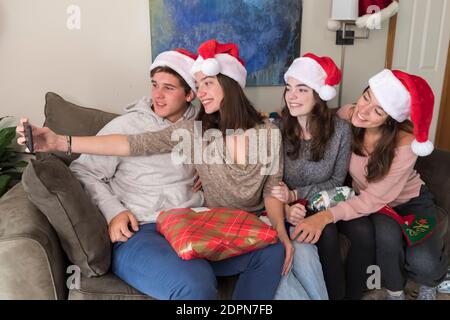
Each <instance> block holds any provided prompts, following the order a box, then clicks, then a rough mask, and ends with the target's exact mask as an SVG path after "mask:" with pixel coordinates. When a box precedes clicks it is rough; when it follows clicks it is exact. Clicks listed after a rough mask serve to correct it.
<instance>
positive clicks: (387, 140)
mask: <svg viewBox="0 0 450 320" xmlns="http://www.w3.org/2000/svg"><path fill="white" fill-rule="evenodd" d="M368 89H369V87H367V88H366V89H365V90H364V93H365V92H366V91H367V90H368ZM364 93H363V94H364ZM379 130H380V132H381V136H380V139H379V140H378V142H377V144H376V146H375V149H374V150H373V152H372V153H371V154H369V155H368V154H366V153H365V152H364V151H363V150H364V135H365V133H366V129H365V128H357V127H355V126H352V132H353V143H352V151H353V152H354V153H355V154H357V155H359V156H363V157H365V156H369V161H368V163H367V168H366V171H367V175H366V179H367V181H368V182H376V181H379V180H381V179H382V178H383V177H384V176H386V175H387V174H388V172H389V170H390V168H391V165H392V160H393V159H394V156H395V148H396V147H397V145H398V142H399V137H400V131H405V132H408V133H412V132H413V124H412V122H411V121H409V120H405V121H403V122H398V121H396V120H394V119H393V118H392V117H390V116H388V117H387V119H386V121H385V122H384V123H383V124H382V125H381V126H380V128H379Z"/></svg>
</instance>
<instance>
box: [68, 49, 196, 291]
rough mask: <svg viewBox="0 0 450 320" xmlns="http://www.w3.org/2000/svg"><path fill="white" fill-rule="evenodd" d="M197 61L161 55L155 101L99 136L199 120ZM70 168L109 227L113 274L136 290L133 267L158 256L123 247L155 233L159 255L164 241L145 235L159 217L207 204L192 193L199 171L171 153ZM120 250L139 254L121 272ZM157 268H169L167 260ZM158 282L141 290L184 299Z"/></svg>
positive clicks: (155, 68)
mask: <svg viewBox="0 0 450 320" xmlns="http://www.w3.org/2000/svg"><path fill="white" fill-rule="evenodd" d="M194 58H195V56H194V55H193V54H191V53H189V52H187V51H185V50H174V51H166V52H163V53H161V54H160V55H158V56H157V57H156V59H155V60H154V62H153V64H152V66H151V79H152V93H151V98H149V97H144V98H142V99H141V100H139V101H137V102H135V103H132V104H130V105H129V106H127V107H126V111H127V112H126V113H125V114H124V115H121V116H119V117H117V118H115V119H114V120H112V121H111V122H110V123H108V124H107V125H106V126H105V127H104V128H103V129H102V130H100V132H99V133H98V135H106V134H113V133H117V134H135V133H140V132H145V131H159V130H162V129H164V128H166V127H168V126H171V125H172V124H174V123H175V122H177V121H180V120H182V119H193V118H195V116H196V115H197V113H198V110H199V108H198V107H197V106H195V105H193V104H191V101H192V100H193V99H194V98H195V91H194V90H195V83H194V79H193V78H192V76H191V75H190V69H191V67H192V65H193V63H194ZM70 168H71V170H72V171H73V172H74V174H75V175H76V176H77V178H78V179H79V180H80V181H81V183H82V184H83V186H84V188H85V190H86V192H87V193H88V194H89V195H90V196H91V198H92V200H93V202H94V203H95V204H96V205H97V206H98V208H99V209H100V211H101V212H102V213H103V215H104V216H105V218H106V220H107V222H108V231H109V235H110V238H111V242H113V243H115V245H114V249H113V272H115V273H116V274H118V276H119V277H121V278H122V279H123V280H125V281H126V282H128V283H129V284H131V285H133V286H136V285H135V281H132V280H131V281H130V277H131V278H134V279H135V278H136V277H137V274H136V272H135V271H133V270H135V269H133V268H134V266H135V265H136V264H138V263H139V261H140V259H141V258H142V259H145V258H149V259H152V258H154V257H143V256H142V255H143V254H141V253H140V252H141V251H140V250H139V249H136V248H133V247H130V248H126V246H123V244H124V243H126V242H127V241H128V240H129V239H130V238H132V237H133V236H134V235H136V236H137V235H138V234H140V233H147V232H151V233H152V234H151V236H153V237H156V241H153V242H152V243H154V244H155V250H158V246H159V245H158V242H159V241H165V239H164V238H163V237H162V236H160V235H159V234H157V233H156V230H143V229H148V227H149V226H150V225H152V226H154V225H155V222H156V218H157V215H158V213H159V212H160V211H162V210H166V209H170V208H174V207H199V206H201V205H202V204H203V193H202V192H195V191H194V188H193V187H194V183H195V176H196V175H195V169H194V167H193V166H191V165H184V164H179V165H178V164H174V163H173V162H172V159H171V154H170V153H166V154H160V155H153V156H149V157H104V156H92V155H81V156H80V158H78V159H77V160H75V161H74V162H72V164H71V166H70ZM144 226H145V227H144ZM141 229H142V230H141ZM140 231H141V232H140ZM138 238H139V237H136V239H138ZM135 242H136V241H135ZM137 242H140V241H137ZM130 245H131V244H130ZM167 245H169V244H168V243H167ZM169 246H170V245H169ZM119 247H121V253H124V252H125V251H128V253H127V252H125V253H127V254H133V255H134V257H130V258H127V261H121V263H120V268H119V267H118V265H119V263H118V261H117V259H118V258H119V255H118V254H117V251H118V248H119ZM120 256H121V255H120ZM155 263H160V264H164V261H163V260H162V261H160V262H155ZM118 269H120V270H118ZM156 282H157V281H156ZM156 282H155V285H154V288H138V289H140V290H141V291H143V292H144V293H147V294H151V295H153V296H155V297H157V298H161V299H171V298H185V297H184V296H182V295H180V296H176V295H173V293H170V292H168V291H167V292H163V291H164V290H160V289H162V287H164V286H165V285H164V284H163V283H159V284H156ZM158 286H159V287H161V288H159V287H158ZM189 297H190V296H187V297H186V298H189Z"/></svg>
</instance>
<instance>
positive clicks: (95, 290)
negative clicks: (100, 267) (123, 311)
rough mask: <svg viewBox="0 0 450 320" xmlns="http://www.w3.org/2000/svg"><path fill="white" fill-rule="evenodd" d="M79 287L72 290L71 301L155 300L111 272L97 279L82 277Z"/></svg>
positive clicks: (70, 293) (70, 292)
mask: <svg viewBox="0 0 450 320" xmlns="http://www.w3.org/2000/svg"><path fill="white" fill-rule="evenodd" d="M79 285H80V286H79V288H75V289H70V291H69V300H154V298H152V297H150V296H147V295H145V294H143V293H141V292H139V291H137V290H136V289H134V288H133V287H131V286H129V285H128V284H126V283H125V282H123V281H122V280H121V279H120V278H118V277H117V276H115V275H114V274H113V273H111V272H110V273H107V274H105V275H103V276H101V277H95V278H86V277H84V276H81V279H80V283H79Z"/></svg>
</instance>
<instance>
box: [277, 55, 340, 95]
mask: <svg viewBox="0 0 450 320" xmlns="http://www.w3.org/2000/svg"><path fill="white" fill-rule="evenodd" d="M289 77H293V78H295V79H297V80H298V81H300V82H303V83H304V84H306V85H307V86H308V87H310V88H312V89H313V90H314V91H316V92H317V94H318V95H319V97H320V98H321V99H322V100H324V101H330V100H331V99H333V98H334V97H335V96H336V89H335V88H334V86H336V85H337V84H339V82H341V78H342V74H341V70H339V68H338V67H337V66H336V64H335V63H334V61H333V59H331V58H330V57H327V56H323V57H318V56H316V55H315V54H312V53H306V54H304V55H303V56H302V57H300V58H297V59H295V60H294V62H292V64H291V66H290V67H289V69H288V70H287V71H286V73H285V74H284V81H286V82H287V81H288V78H289Z"/></svg>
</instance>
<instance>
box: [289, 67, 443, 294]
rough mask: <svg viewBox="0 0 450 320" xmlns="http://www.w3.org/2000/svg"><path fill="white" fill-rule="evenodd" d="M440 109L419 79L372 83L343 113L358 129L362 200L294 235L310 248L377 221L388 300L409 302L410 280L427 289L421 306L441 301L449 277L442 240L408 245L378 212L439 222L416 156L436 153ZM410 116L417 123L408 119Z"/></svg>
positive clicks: (353, 164) (397, 76)
mask: <svg viewBox="0 0 450 320" xmlns="http://www.w3.org/2000/svg"><path fill="white" fill-rule="evenodd" d="M433 104H434V95H433V92H432V90H431V88H430V86H429V85H428V83H427V82H426V81H425V80H424V79H422V78H420V77H418V76H414V75H411V74H408V73H405V72H401V71H397V70H392V71H391V70H387V69H386V70H383V71H382V72H380V73H378V74H376V75H375V76H373V77H372V78H371V79H370V80H369V87H368V89H367V90H366V91H365V92H364V94H363V95H362V96H361V97H360V98H359V99H358V101H357V103H356V105H352V106H345V107H343V108H341V109H340V110H339V115H340V116H341V117H342V118H344V119H346V120H348V121H350V122H351V124H352V126H353V127H352V129H353V139H354V141H353V146H352V149H353V153H352V156H351V160H350V168H349V172H350V174H351V176H352V178H353V188H354V189H355V190H356V192H357V196H355V197H353V198H351V199H349V200H347V201H344V202H340V203H338V204H337V205H336V206H335V207H332V208H330V209H329V210H326V211H322V212H319V213H317V214H315V215H313V216H311V217H308V218H306V219H304V220H303V221H302V222H300V223H299V224H298V225H297V226H296V228H295V231H294V234H293V236H294V237H295V236H296V235H298V234H299V233H301V234H300V236H299V238H300V239H301V240H307V241H308V240H309V239H311V238H315V237H317V235H320V233H321V232H322V230H323V229H324V227H325V226H326V225H328V224H330V223H333V222H334V223H336V222H337V223H339V222H340V221H356V220H357V218H359V219H361V218H360V217H362V216H368V215H370V219H371V221H372V222H373V224H374V227H375V235H376V260H377V265H378V266H379V267H380V271H381V280H382V283H383V285H384V287H385V288H386V289H387V290H388V299H404V298H405V294H404V292H403V288H404V286H405V284H406V279H407V278H406V277H407V275H409V276H411V277H413V278H414V279H415V280H416V281H417V282H418V283H420V284H421V288H420V292H419V295H418V299H422V300H424V299H435V297H436V285H437V284H439V282H440V281H441V280H442V279H443V278H444V277H445V274H446V271H447V266H448V257H447V256H446V252H445V250H444V241H443V239H442V238H440V237H439V235H438V234H432V235H431V236H430V237H429V238H427V239H426V240H425V241H423V242H422V243H419V244H417V245H415V246H407V244H406V241H405V239H404V238H403V236H402V230H401V226H400V225H399V224H398V223H397V221H396V220H394V219H393V218H391V217H390V216H387V215H383V214H380V213H377V212H378V210H380V209H381V208H383V207H384V206H385V205H389V206H391V207H393V208H394V210H395V211H396V212H397V213H398V214H399V215H400V216H405V215H411V214H417V215H420V216H428V217H434V218H436V216H437V209H436V206H435V204H434V203H433V200H432V195H431V194H430V192H429V191H428V189H427V187H426V186H425V184H424V182H423V181H422V180H421V179H420V176H419V175H418V174H417V172H416V171H415V170H414V165H415V163H416V160H417V155H420V156H425V155H428V154H429V153H431V151H432V150H433V145H432V143H431V142H430V141H428V140H427V139H428V130H429V126H430V123H431V118H432V114H433ZM410 115H411V119H412V122H413V123H411V122H410V121H409V120H407V119H408V117H409V116H410ZM362 271H363V272H365V271H366V270H362Z"/></svg>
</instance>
